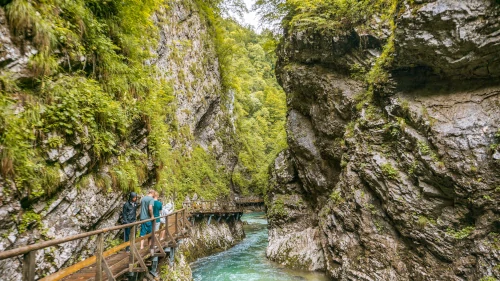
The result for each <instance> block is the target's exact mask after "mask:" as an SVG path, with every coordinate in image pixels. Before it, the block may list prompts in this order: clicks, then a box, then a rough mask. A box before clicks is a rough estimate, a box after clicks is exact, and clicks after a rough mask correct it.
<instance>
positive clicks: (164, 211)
mask: <svg viewBox="0 0 500 281" xmlns="http://www.w3.org/2000/svg"><path fill="white" fill-rule="evenodd" d="M173 210H174V206H173V204H172V203H167V204H165V205H163V208H162V210H161V213H160V216H162V217H163V218H161V219H160V222H161V224H162V225H166V226H165V229H166V228H167V227H168V225H167V223H168V218H167V217H165V216H167V215H170V214H171V213H172V212H173ZM164 236H165V230H163V231H162V233H161V236H160V237H164Z"/></svg>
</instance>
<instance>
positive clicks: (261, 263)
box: [191, 213, 328, 281]
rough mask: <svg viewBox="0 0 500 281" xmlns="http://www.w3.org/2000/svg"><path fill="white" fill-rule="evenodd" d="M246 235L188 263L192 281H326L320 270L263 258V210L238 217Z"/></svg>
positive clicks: (265, 236)
mask: <svg viewBox="0 0 500 281" xmlns="http://www.w3.org/2000/svg"><path fill="white" fill-rule="evenodd" d="M242 220H243V221H246V222H247V223H248V224H247V225H245V227H244V228H245V233H246V238H245V239H244V240H243V241H242V242H240V243H239V244H238V245H236V246H234V247H233V248H231V249H229V250H227V251H225V252H221V253H218V254H215V255H212V256H209V257H206V258H202V259H199V260H198V261H196V262H194V263H193V264H191V268H192V270H193V278H194V280H195V281H243V280H244V281H298V280H302V281H327V280H328V278H327V277H326V276H325V275H323V274H320V273H310V272H303V271H297V270H290V269H286V268H283V267H282V266H280V265H278V264H276V263H273V262H271V261H269V260H268V259H267V258H266V247H267V220H266V218H265V214H264V213H250V214H245V215H244V216H243V218H242Z"/></svg>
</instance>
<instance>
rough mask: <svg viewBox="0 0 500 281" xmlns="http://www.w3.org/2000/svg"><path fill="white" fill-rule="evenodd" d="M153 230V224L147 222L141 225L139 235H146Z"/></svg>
mask: <svg viewBox="0 0 500 281" xmlns="http://www.w3.org/2000/svg"><path fill="white" fill-rule="evenodd" d="M152 230H153V223H152V222H150V221H148V222H145V223H143V224H141V234H140V236H141V237H142V236H144V235H148V234H149V233H151V231H152Z"/></svg>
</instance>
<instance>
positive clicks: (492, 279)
mask: <svg viewBox="0 0 500 281" xmlns="http://www.w3.org/2000/svg"><path fill="white" fill-rule="evenodd" d="M479 281H498V279H496V278H495V277H493V276H485V277H482V278H481V279H479Z"/></svg>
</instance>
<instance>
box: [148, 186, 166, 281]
mask: <svg viewBox="0 0 500 281" xmlns="http://www.w3.org/2000/svg"><path fill="white" fill-rule="evenodd" d="M159 195H160V194H158V191H155V194H154V196H153V198H154V203H153V215H154V217H155V218H157V219H156V220H155V235H157V232H156V231H158V230H160V211H161V209H162V208H163V205H162V204H161V202H160V201H158V197H159ZM160 237H161V236H160ZM157 269H158V257H153V264H152V265H151V270H150V271H149V273H151V275H153V276H154V277H158V272H157Z"/></svg>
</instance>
